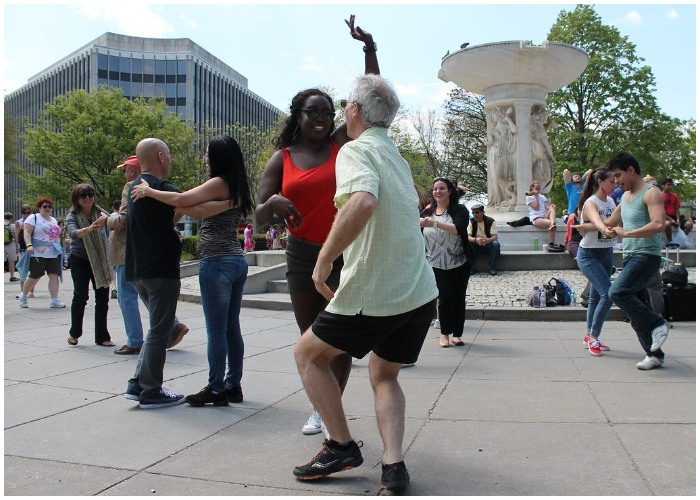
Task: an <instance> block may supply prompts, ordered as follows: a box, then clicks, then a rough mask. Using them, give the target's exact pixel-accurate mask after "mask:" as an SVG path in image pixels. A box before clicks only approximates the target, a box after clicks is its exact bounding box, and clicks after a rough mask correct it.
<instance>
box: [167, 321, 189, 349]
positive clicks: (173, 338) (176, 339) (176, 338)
mask: <svg viewBox="0 0 700 500" xmlns="http://www.w3.org/2000/svg"><path fill="white" fill-rule="evenodd" d="M189 331H190V329H189V328H187V325H185V324H184V323H178V324H177V325H175V327H174V328H173V331H172V332H170V339H169V340H168V347H166V349H171V348H173V347H175V346H176V345H178V344H179V343H180V342H182V339H183V338H184V337H185V335H187V332H189Z"/></svg>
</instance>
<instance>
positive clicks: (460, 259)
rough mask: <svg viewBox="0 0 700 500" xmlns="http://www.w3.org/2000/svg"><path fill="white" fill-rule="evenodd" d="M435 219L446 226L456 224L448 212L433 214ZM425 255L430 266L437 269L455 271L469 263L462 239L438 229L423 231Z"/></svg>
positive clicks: (427, 228) (429, 228)
mask: <svg viewBox="0 0 700 500" xmlns="http://www.w3.org/2000/svg"><path fill="white" fill-rule="evenodd" d="M433 219H434V220H436V221H438V222H443V223H446V224H454V222H453V221H452V217H450V214H449V213H447V210H445V212H444V213H443V214H441V215H435V214H433ZM423 239H424V240H425V253H426V257H427V259H428V264H430V266H431V267H435V268H437V269H443V270H447V269H454V268H455V267H459V266H461V265H462V264H464V263H465V262H466V261H467V256H466V255H464V246H463V245H462V238H461V237H460V236H459V235H458V234H452V233H448V232H447V231H443V230H442V229H438V228H437V227H426V228H424V229H423Z"/></svg>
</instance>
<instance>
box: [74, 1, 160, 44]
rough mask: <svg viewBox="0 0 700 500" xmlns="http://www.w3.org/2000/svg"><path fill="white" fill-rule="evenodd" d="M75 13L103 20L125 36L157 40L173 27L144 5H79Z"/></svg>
mask: <svg viewBox="0 0 700 500" xmlns="http://www.w3.org/2000/svg"><path fill="white" fill-rule="evenodd" d="M75 11H76V12H77V13H78V14H80V15H83V16H85V17H87V18H88V19H91V20H97V19H104V20H105V21H109V22H112V23H113V24H114V25H115V27H116V28H117V31H119V32H120V33H123V34H125V35H131V36H144V37H149V38H157V37H161V36H164V35H165V34H167V33H170V32H172V31H173V27H172V26H170V25H169V24H168V23H167V22H166V21H164V20H163V19H161V18H160V17H159V16H158V15H156V14H155V13H153V12H152V11H151V9H150V8H149V7H148V6H146V5H139V4H130V5H129V7H128V8H124V5H121V4H111V3H105V4H102V5H98V4H92V5H81V6H79V7H77V8H76V9H75Z"/></svg>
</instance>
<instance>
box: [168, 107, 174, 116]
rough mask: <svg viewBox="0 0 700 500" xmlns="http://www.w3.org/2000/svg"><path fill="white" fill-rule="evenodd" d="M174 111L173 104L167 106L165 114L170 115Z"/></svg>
mask: <svg viewBox="0 0 700 500" xmlns="http://www.w3.org/2000/svg"><path fill="white" fill-rule="evenodd" d="M175 111H176V108H175V106H168V111H167V114H169V115H172V114H174V113H175Z"/></svg>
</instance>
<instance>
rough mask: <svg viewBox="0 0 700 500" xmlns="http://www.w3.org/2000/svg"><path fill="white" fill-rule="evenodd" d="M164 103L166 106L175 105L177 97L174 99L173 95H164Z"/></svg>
mask: <svg viewBox="0 0 700 500" xmlns="http://www.w3.org/2000/svg"><path fill="white" fill-rule="evenodd" d="M165 104H167V105H168V106H175V104H177V99H175V98H174V97H166V98H165Z"/></svg>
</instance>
